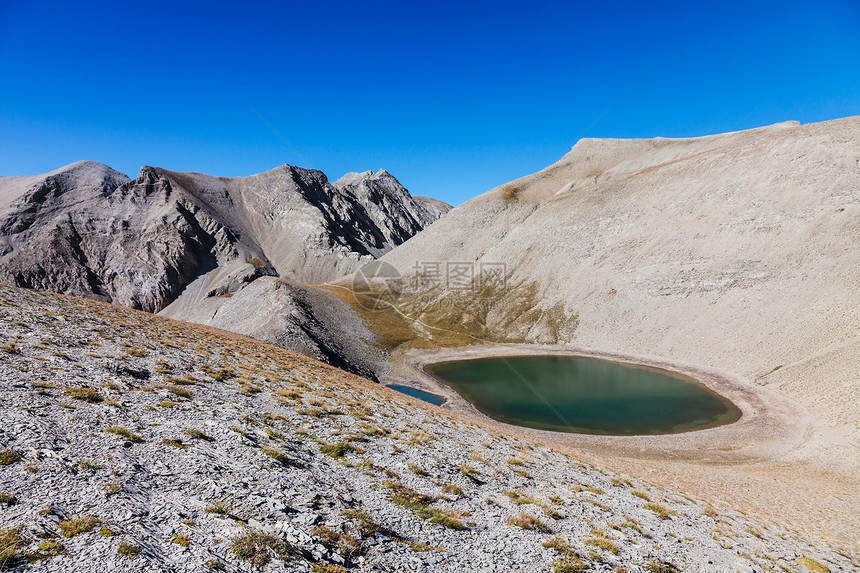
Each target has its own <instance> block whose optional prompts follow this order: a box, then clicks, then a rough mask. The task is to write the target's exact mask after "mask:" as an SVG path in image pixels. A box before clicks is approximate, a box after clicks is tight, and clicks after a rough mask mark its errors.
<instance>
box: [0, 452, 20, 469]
mask: <svg viewBox="0 0 860 573" xmlns="http://www.w3.org/2000/svg"><path fill="white" fill-rule="evenodd" d="M20 460H21V454H19V453H18V452H16V451H15V450H2V451H0V466H8V465H12V464H14V463H15V462H18V461H20Z"/></svg>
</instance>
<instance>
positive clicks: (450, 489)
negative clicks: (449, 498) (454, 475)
mask: <svg viewBox="0 0 860 573" xmlns="http://www.w3.org/2000/svg"><path fill="white" fill-rule="evenodd" d="M442 493H450V494H451V495H457V496H462V495H463V488H461V487H460V486H458V485H455V484H453V483H448V484H445V485H443V486H442Z"/></svg>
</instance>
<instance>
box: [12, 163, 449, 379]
mask: <svg viewBox="0 0 860 573" xmlns="http://www.w3.org/2000/svg"><path fill="white" fill-rule="evenodd" d="M350 180H351V181H352V183H350V184H343V185H332V184H330V183H329V181H328V179H327V178H326V176H325V174H323V173H322V172H320V171H316V170H312V169H303V168H299V167H293V166H290V165H283V166H281V167H278V168H276V169H272V170H271V171H267V172H265V173H260V174H258V175H253V176H250V177H234V178H224V177H214V176H210V175H204V174H201V173H178V172H173V171H168V170H165V169H160V168H156V167H147V166H144V167H142V168H141V170H140V173H139V175H138V177H137V179H135V180H133V181H132V180H129V179H128V177H126V176H125V175H122V174H121V173H118V172H116V171H114V170H112V169H110V168H109V167H107V166H105V165H101V164H99V163H95V162H92V161H82V162H78V163H74V164H72V165H69V166H66V167H64V168H61V169H58V170H56V171H53V172H51V173H47V174H44V175H40V176H32V177H4V178H0V281H3V282H7V283H9V284H12V285H15V286H20V287H28V288H41V289H47V290H52V291H56V292H61V293H67V294H75V295H82V296H87V297H91V298H96V299H100V300H104V301H108V302H113V303H116V304H120V305H124V306H129V307H132V308H136V309H141V310H146V311H150V312H159V311H162V310H164V309H165V308H166V307H168V306H169V307H170V310H169V311H168V314H169V315H170V316H172V317H174V318H180V319H185V320H192V321H199V322H203V323H206V324H215V325H217V326H219V327H221V328H224V329H228V330H234V331H237V332H240V333H242V334H251V335H256V336H260V337H261V338H262V339H264V340H266V341H269V342H277V343H282V344H287V342H288V341H292V343H290V344H287V347H289V348H294V349H299V350H301V349H304V350H305V351H306V352H307V353H309V354H310V355H312V356H316V357H319V358H326V359H328V360H330V361H332V362H333V363H338V364H344V365H347V366H348V367H349V366H355V368H353V369H354V370H355V371H359V372H366V371H367V369H366V368H364V367H363V366H356V365H358V364H363V362H364V359H363V358H362V357H361V356H357V357H353V358H350V357H338V356H337V355H338V353H339V352H340V350H342V349H343V347H344V346H345V345H346V346H349V347H350V348H353V347H355V348H357V347H356V346H355V345H349V344H346V343H345V342H340V343H335V344H334V346H333V347H332V348H328V347H326V346H325V344H324V341H326V340H328V341H329V342H331V336H329V337H326V336H325V335H324V334H322V333H321V332H320V331H321V330H327V329H320V328H318V327H316V326H313V325H315V324H317V323H318V322H319V321H318V320H316V319H314V318H313V317H312V316H310V315H309V314H308V313H307V312H304V313H299V314H289V315H288V316H287V317H286V318H279V319H277V320H278V321H279V322H278V323H279V324H281V326H283V327H284V328H285V329H286V330H285V331H284V332H277V331H276V330H273V329H272V328H271V327H270V326H271V325H272V324H274V323H272V322H265V321H264V323H260V324H257V325H253V324H251V323H249V322H248V321H247V320H245V319H244V318H243V315H244V316H254V315H256V313H258V312H259V311H261V310H262V309H264V308H267V307H277V308H278V309H280V310H283V309H284V308H286V307H284V304H287V303H285V302H284V301H285V298H284V296H283V295H285V293H287V292H290V293H296V292H299V290H301V289H299V287H297V286H295V285H293V286H288V285H286V284H282V285H279V286H277V287H276V286H273V285H275V283H276V282H277V281H275V282H272V281H269V282H267V283H266V285H265V288H264V287H263V286H262V285H261V286H260V287H259V288H256V289H255V292H256V293H257V294H259V295H260V296H272V297H274V298H273V300H272V301H266V300H262V299H259V298H254V297H248V296H245V297H239V298H237V299H236V301H232V302H230V301H228V300H227V298H226V297H227V296H228V295H232V294H235V293H237V292H238V291H240V290H241V289H242V288H243V287H245V286H247V285H248V284H250V283H252V282H254V281H255V280H257V279H259V278H261V277H279V278H280V279H283V280H284V281H299V282H302V283H321V282H325V281H328V280H331V279H335V278H337V277H340V276H343V275H345V274H348V273H350V272H352V271H354V270H355V269H357V268H358V267H359V266H360V265H361V264H363V263H366V262H369V261H371V260H373V259H374V258H375V257H377V256H379V255H381V254H384V253H385V252H387V251H388V250H390V249H391V248H393V247H394V246H396V245H398V244H400V243H402V242H403V241H404V240H406V239H408V238H409V237H411V236H412V235H414V234H415V233H417V232H418V231H420V230H421V229H423V228H424V227H425V226H426V225H428V224H429V223H431V222H432V221H434V220H435V219H436V218H437V217H438V213H439V212H440V211H442V210H444V207H437V208H435V209H430V208H426V207H424V206H423V205H422V204H421V203H419V202H417V201H416V200H415V199H414V198H412V197H411V196H410V195H409V192H408V191H406V189H404V188H403V187H402V186H401V185H400V184H399V183H398V182H397V180H396V179H394V177H392V176H391V175H389V174H388V173H386V172H384V171H379V172H378V173H376V174H374V175H373V176H372V177H364V176H356V177H353V178H351V179H350ZM302 292H306V289H305V290H303V291H302ZM320 296H322V295H320ZM216 297H220V298H216ZM308 297H310V295H307V296H305V298H308ZM287 298H288V299H290V301H293V300H294V299H295V297H294V296H292V295H289V296H287ZM317 298H318V297H317ZM332 298H333V297H332ZM238 300H244V301H245V303H246V304H247V305H249V306H246V307H243V308H240V309H237V304H236V302H237V301H238ZM213 301H214V302H213ZM227 302H230V304H227V306H228V307H229V308H227V309H224V310H223V311H222V312H221V314H220V315H219V316H218V317H217V319H213V317H214V316H215V314H216V313H215V309H216V308H220V307H221V306H222V305H224V304H225V303H227ZM292 304H293V303H292V302H290V303H289V304H287V306H290V305H292ZM331 305H336V306H338V310H337V311H336V312H339V313H341V314H342V315H344V316H345V315H346V314H348V313H349V312H351V311H350V310H349V308H348V307H347V306H346V305H345V304H343V303H341V302H340V301H337V300H334V299H333V300H332V301H331ZM312 306H313V305H309V304H305V309H306V310H307V309H310V308H311V307H312ZM203 307H205V311H204V310H203ZM291 308H292V307H291ZM320 308H321V307H320ZM270 310H272V309H271V308H270ZM308 312H310V311H309V310H308ZM320 312H321V311H320ZM228 316H232V317H234V318H235V319H234V320H232V321H231V320H227V319H226V318H225V317H228ZM290 317H292V318H294V319H295V320H296V321H297V322H296V323H295V324H293V326H295V328H296V329H298V331H297V332H299V331H300V332H301V333H303V334H301V335H297V336H298V338H296V336H292V335H287V334H286V333H287V332H289V331H290V329H289V328H288V327H287V323H290V320H291V318H290ZM357 320H358V319H357V318H355V320H351V319H341V320H338V321H336V322H337V324H333V325H331V326H330V328H331V330H336V329H337V328H338V325H342V324H353V323H356V321H357ZM261 324H265V325H267V326H261ZM312 332H316V334H313V335H311V334H310V333H312ZM352 334H354V333H353V332H352V331H350V333H349V336H352ZM343 338H344V339H346V338H348V336H346V335H344V337H343ZM359 354H360V353H359Z"/></svg>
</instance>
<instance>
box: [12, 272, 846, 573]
mask: <svg viewBox="0 0 860 573" xmlns="http://www.w3.org/2000/svg"><path fill="white" fill-rule="evenodd" d="M0 396H2V400H0V420H2V422H3V423H2V425H0V569H8V570H10V571H22V572H23V571H48V572H64V573H65V572H72V571H73V572H87V573H96V572H106V571H129V572H131V571H141V572H143V571H147V572H149V571H188V572H192V571H193V572H199V571H300V572H309V571H315V572H325V573H337V572H342V571H362V572H364V571H368V572H369V571H440V572H449V571H451V572H453V571H463V570H466V571H475V572H490V571H494V572H495V571H497V572H509V571H522V572H529V573H539V572H549V571H556V572H559V571H585V570H588V571H595V572H607V573H609V572H613V571H614V572H621V571H626V572H628V573H642V572H650V573H655V572H676V571H689V572H693V571H703V572H704V571H707V572H715V573H721V572H725V573H735V572H744V573H749V572H763V571H786V572H796V573H808V572H810V571H812V572H820V571H832V572H836V571H850V570H856V568H857V566H858V563H860V562H858V561H857V559H856V557H852V556H851V555H850V554H848V553H844V552H842V553H840V552H837V551H836V550H834V549H833V548H832V547H828V546H827V545H826V544H824V543H822V542H820V541H816V540H814V539H808V538H804V537H803V536H801V535H799V534H797V533H795V532H793V531H791V530H789V529H787V528H785V527H784V526H783V525H781V524H780V523H777V522H770V521H764V520H758V519H755V518H752V517H747V516H745V515H744V514H742V513H739V512H737V511H735V510H733V509H731V508H729V507H722V506H717V507H713V506H711V505H710V504H708V503H706V502H704V501H702V500H700V499H696V498H694V497H690V496H687V495H684V494H682V493H681V492H679V491H675V490H672V489H667V488H660V487H656V486H654V485H653V484H650V483H648V482H645V481H642V480H639V479H634V478H631V477H628V476H625V475H622V474H618V473H615V472H612V471H608V470H606V469H603V468H600V467H596V466H594V465H591V464H588V463H584V462H582V461H580V460H578V459H576V458H574V457H569V456H564V455H562V454H560V453H558V452H556V451H553V450H551V449H549V448H548V447H546V446H543V445H540V444H536V443H532V442H529V441H524V440H520V439H517V438H514V437H511V436H508V435H505V434H501V433H498V432H495V431H489V430H487V429H484V428H482V427H479V426H477V425H474V424H472V423H468V422H466V421H464V420H462V419H459V418H457V417H453V416H451V415H450V414H446V413H445V412H444V411H442V410H440V409H438V408H435V407H432V406H429V405H426V404H423V403H419V402H417V401H414V400H412V399H409V398H406V397H403V396H402V395H399V394H396V393H394V392H392V391H390V390H387V389H385V388H382V387H380V386H379V385H376V384H372V383H370V382H368V381H367V380H364V379H362V378H358V377H356V376H352V375H350V374H346V373H344V372H343V371H340V370H337V369H335V368H333V367H331V366H328V365H325V364H322V363H319V362H316V361H313V360H310V359H308V358H306V357H303V356H300V355H297V354H294V353H291V352H288V351H285V350H283V349H281V348H277V347H274V346H269V345H265V344H260V343H259V342H256V341H253V340H250V339H246V338H242V337H238V336H235V335H231V334H228V333H225V332H222V331H215V330H212V329H207V328H204V327H200V326H194V325H189V324H187V323H179V322H175V321H171V320H168V319H165V318H162V317H158V316H154V315H151V314H146V313H142V312H136V311H133V310H129V309H125V308H121V307H116V306H110V305H107V304H103V303H98V302H93V301H90V300H86V299H80V298H72V297H67V296H61V295H56V294H49V293H44V292H39V291H27V290H21V289H16V288H10V287H6V286H0Z"/></svg>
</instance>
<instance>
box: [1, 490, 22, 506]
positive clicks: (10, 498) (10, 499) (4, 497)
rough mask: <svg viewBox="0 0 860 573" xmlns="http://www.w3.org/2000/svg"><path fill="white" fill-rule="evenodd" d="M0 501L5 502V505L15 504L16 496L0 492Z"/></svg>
mask: <svg viewBox="0 0 860 573" xmlns="http://www.w3.org/2000/svg"><path fill="white" fill-rule="evenodd" d="M0 503H5V504H6V505H15V504H16V503H18V498H16V497H15V496H14V495H12V494H11V493H0Z"/></svg>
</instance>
